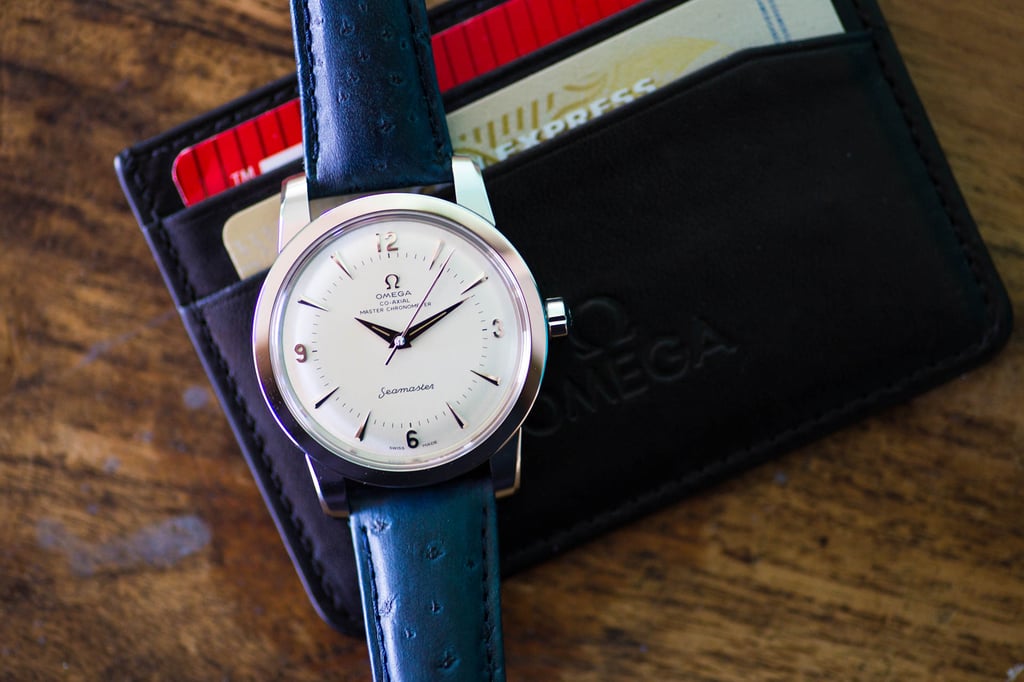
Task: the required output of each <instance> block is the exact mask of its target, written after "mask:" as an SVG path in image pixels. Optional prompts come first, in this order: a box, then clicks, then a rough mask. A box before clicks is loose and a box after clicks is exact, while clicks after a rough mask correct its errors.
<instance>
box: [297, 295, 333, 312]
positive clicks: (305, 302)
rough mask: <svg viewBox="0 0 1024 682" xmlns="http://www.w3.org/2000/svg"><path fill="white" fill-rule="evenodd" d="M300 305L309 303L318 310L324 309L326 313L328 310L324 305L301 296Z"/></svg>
mask: <svg viewBox="0 0 1024 682" xmlns="http://www.w3.org/2000/svg"><path fill="white" fill-rule="evenodd" d="M299 305H308V306H309V307H310V308H316V309H317V310H322V311H324V312H325V313H326V312H328V310H327V308H325V307H323V306H322V305H317V304H316V303H310V302H309V301H307V300H306V299H304V298H300V299H299Z"/></svg>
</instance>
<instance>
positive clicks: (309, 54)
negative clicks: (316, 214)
mask: <svg viewBox="0 0 1024 682" xmlns="http://www.w3.org/2000/svg"><path fill="white" fill-rule="evenodd" d="M302 21H303V22H304V23H305V26H304V27H303V28H304V29H305V30H304V33H305V36H306V44H305V45H304V46H303V47H305V48H306V50H305V51H306V65H307V68H306V69H305V70H306V71H307V72H308V73H307V74H306V78H305V79H304V80H305V81H306V83H307V88H308V89H309V97H305V98H304V101H306V102H309V116H308V118H307V120H308V122H309V134H310V137H311V138H312V139H311V140H310V142H311V143H312V144H310V145H309V146H308V149H309V166H310V167H309V168H307V169H306V174H307V175H308V176H309V182H310V183H311V184H313V185H316V184H317V178H318V177H319V175H320V174H319V172H318V171H319V169H320V126H319V124H318V120H317V106H316V62H315V61H314V60H313V31H312V29H311V28H310V24H311V22H310V18H309V2H308V0H302Z"/></svg>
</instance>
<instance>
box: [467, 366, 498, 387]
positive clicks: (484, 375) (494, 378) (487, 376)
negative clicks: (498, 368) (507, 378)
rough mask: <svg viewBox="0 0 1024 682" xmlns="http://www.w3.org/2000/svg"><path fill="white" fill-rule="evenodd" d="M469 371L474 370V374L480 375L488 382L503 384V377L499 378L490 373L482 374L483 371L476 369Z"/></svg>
mask: <svg viewBox="0 0 1024 682" xmlns="http://www.w3.org/2000/svg"><path fill="white" fill-rule="evenodd" d="M469 371H470V372H472V373H473V374H475V375H477V376H478V377H480V378H481V379H483V380H484V381H486V382H488V383H491V384H494V385H495V386H498V385H500V384H501V379H499V378H498V377H492V376H491V375H490V374H482V373H480V372H478V371H476V370H475V369H471V370H469Z"/></svg>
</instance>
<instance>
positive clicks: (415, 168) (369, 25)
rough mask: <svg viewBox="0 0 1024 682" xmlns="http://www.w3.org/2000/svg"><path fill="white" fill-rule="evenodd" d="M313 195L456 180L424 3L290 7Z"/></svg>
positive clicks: (309, 0) (299, 1)
mask: <svg viewBox="0 0 1024 682" xmlns="http://www.w3.org/2000/svg"><path fill="white" fill-rule="evenodd" d="M291 8H292V27H293V31H294V34H295V57H296V61H297V63H298V72H299V94H300V97H301V101H302V134H303V137H304V140H305V145H304V147H305V163H306V177H307V181H308V186H309V194H310V197H312V198H316V197H324V196H332V195H337V194H354V193H357V192H370V191H375V190H382V189H393V188H397V187H409V186H414V185H431V184H437V183H441V182H446V181H450V179H451V156H452V147H451V141H450V139H449V137H448V125H447V122H446V121H445V117H444V109H443V107H442V103H441V97H440V94H439V90H438V87H437V75H436V73H435V71H434V61H433V58H432V53H431V49H430V32H429V30H428V28H427V15H426V8H425V6H424V4H423V1H422V0H372V1H370V2H340V1H337V0H335V1H331V0H292V2H291Z"/></svg>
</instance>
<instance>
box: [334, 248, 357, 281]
mask: <svg viewBox="0 0 1024 682" xmlns="http://www.w3.org/2000/svg"><path fill="white" fill-rule="evenodd" d="M331 260H332V261H334V264H335V265H337V266H338V267H339V268H341V271H342V272H344V273H345V274H346V275H348V278H349V279H355V277H353V276H352V273H351V272H349V271H348V268H346V267H345V264H344V263H342V262H341V257H340V256H338V254H336V253H333V254H331Z"/></svg>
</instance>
